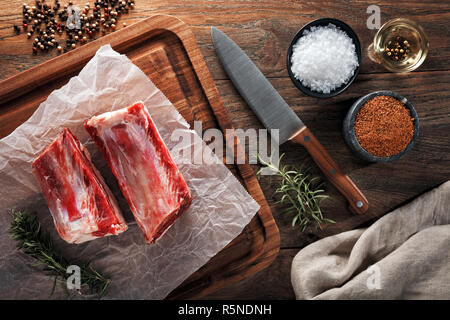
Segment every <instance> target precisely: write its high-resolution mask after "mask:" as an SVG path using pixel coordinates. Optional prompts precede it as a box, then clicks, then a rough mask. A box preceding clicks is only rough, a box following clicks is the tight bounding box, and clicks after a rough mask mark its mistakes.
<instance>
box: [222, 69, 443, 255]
mask: <svg viewBox="0 0 450 320" xmlns="http://www.w3.org/2000/svg"><path fill="white" fill-rule="evenodd" d="M270 81H271V83H272V84H273V85H274V86H275V88H277V89H278V91H279V93H280V94H281V96H282V97H283V98H284V99H285V100H286V101H287V103H288V104H289V105H290V106H291V107H292V108H293V110H294V111H295V112H296V113H297V114H298V115H299V116H300V117H301V118H302V119H303V120H304V122H305V124H306V125H307V126H308V127H309V128H310V129H311V131H312V132H313V133H314V134H315V135H316V136H317V138H318V139H319V141H320V142H321V143H322V144H323V145H324V147H325V148H326V149H327V150H328V152H329V153H330V154H331V155H332V157H333V158H334V160H335V161H336V162H337V163H338V164H339V165H340V166H341V167H342V169H343V170H344V172H346V173H347V174H349V176H350V177H351V178H352V179H353V181H354V182H355V183H356V184H357V185H358V187H359V188H360V189H361V190H362V191H363V192H364V193H365V195H366V197H367V199H368V200H369V202H370V205H371V206H370V209H369V211H368V212H367V213H366V214H364V215H352V214H350V213H349V212H348V210H347V205H346V202H345V199H344V198H343V197H342V196H341V195H340V194H339V193H338V192H337V191H336V190H335V189H334V188H333V187H332V186H331V184H330V183H328V182H327V184H326V185H327V190H328V192H329V194H330V195H331V196H332V199H330V200H327V201H325V202H324V203H323V210H324V214H325V215H326V216H327V217H329V218H331V219H333V220H335V221H337V223H336V224H334V225H332V224H329V225H326V227H325V228H324V230H314V229H308V230H307V231H306V232H305V233H301V232H300V230H299V229H298V228H292V227H291V225H290V222H291V218H289V217H288V216H282V215H281V214H280V212H281V211H282V210H281V209H282V208H280V207H278V206H275V205H274V202H275V200H274V199H273V198H272V194H273V191H274V190H275V188H276V186H277V185H278V184H279V179H277V178H269V177H262V178H261V180H260V184H261V187H262V189H263V191H264V193H265V195H266V198H267V199H268V202H269V204H270V205H271V208H272V212H273V214H274V217H275V218H276V221H277V224H278V226H279V229H280V234H281V247H282V248H283V247H299V248H300V247H303V246H305V245H306V244H308V243H311V242H313V241H315V240H317V239H318V238H322V237H325V236H328V235H332V234H336V233H339V232H342V231H346V230H351V229H353V228H355V227H357V226H359V225H361V224H363V223H365V222H367V221H371V220H373V219H376V218H378V217H380V216H382V215H384V214H385V213H387V212H389V211H390V210H392V209H394V208H396V207H398V206H400V205H402V204H404V203H405V202H408V201H410V200H411V199H413V198H414V197H416V196H417V195H419V194H421V193H423V192H425V191H426V190H429V189H432V188H434V187H436V186H438V185H440V184H441V183H443V182H445V181H447V180H448V179H450V167H449V165H448V164H449V163H450V135H449V134H447V133H448V132H450V121H449V119H450V108H449V99H450V93H449V92H448V87H449V86H450V72H449V71H440V72H419V73H410V74H404V75H395V76H393V75H392V74H375V75H373V74H372V75H360V76H359V77H358V79H357V81H356V82H355V83H354V84H353V85H352V87H350V88H349V89H348V91H346V92H344V93H343V94H342V95H339V96H337V97H334V98H331V99H325V100H321V99H315V98H311V97H306V96H305V95H302V94H300V93H299V91H298V90H297V89H296V88H295V87H293V86H290V84H289V82H290V79H286V78H277V79H270ZM216 84H217V87H218V89H219V92H220V95H221V97H222V101H223V103H224V105H225V107H226V108H227V110H228V113H229V114H232V115H233V118H232V119H233V125H234V126H235V127H237V128H242V129H244V130H245V129H248V128H262V124H261V123H260V122H259V121H258V119H257V118H256V116H255V115H254V114H253V113H252V112H251V111H250V109H249V107H248V106H247V105H246V104H245V102H244V101H243V100H242V98H241V97H240V96H239V95H238V93H237V92H236V90H235V88H234V87H233V85H232V84H231V83H230V81H229V80H220V81H216ZM382 89H386V90H393V91H395V92H397V93H399V94H401V95H404V96H405V97H407V98H408V99H409V100H410V101H411V102H412V104H413V105H414V106H415V109H416V111H417V112H418V114H419V118H420V134H419V138H418V140H417V143H416V145H415V146H414V148H413V149H412V150H411V151H410V152H409V153H408V154H407V155H405V157H403V158H402V159H400V160H397V161H394V162H390V163H377V164H371V163H367V162H365V161H362V160H360V159H359V158H357V157H356V156H355V155H353V154H352V153H351V151H350V150H349V148H348V147H347V145H346V144H345V142H344V140H343V137H342V133H341V131H342V122H343V119H344V117H345V115H346V112H347V110H348V109H349V108H350V106H351V105H352V103H353V102H354V101H356V100H357V99H358V98H359V97H360V96H362V95H364V94H367V93H369V92H372V91H375V90H382ZM280 153H286V156H285V158H284V161H285V163H286V164H289V165H299V164H301V163H302V162H303V161H305V160H308V159H310V156H309V155H308V154H307V152H306V150H305V149H304V148H303V147H301V146H298V145H296V144H294V143H291V142H287V143H286V144H283V145H281V147H280ZM313 169H314V172H316V173H317V174H319V175H320V176H322V177H323V175H322V174H321V173H320V171H319V170H317V168H316V167H315V165H313Z"/></svg>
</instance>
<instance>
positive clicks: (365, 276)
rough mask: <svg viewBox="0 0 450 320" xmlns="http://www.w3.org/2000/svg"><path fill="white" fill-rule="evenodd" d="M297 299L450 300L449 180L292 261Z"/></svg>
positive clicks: (323, 240)
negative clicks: (362, 226)
mask: <svg viewBox="0 0 450 320" xmlns="http://www.w3.org/2000/svg"><path fill="white" fill-rule="evenodd" d="M291 281H292V285H293V287H294V291H295V295H296V297H297V299H450V181H447V182H446V183H444V184H442V185H441V186H439V187H438V188H436V189H434V190H432V191H430V192H428V193H426V194H424V195H422V196H420V197H418V198H417V199H415V200H414V201H412V202H411V203H409V204H408V205H405V206H403V207H401V208H399V209H396V210H394V211H393V212H391V213H389V214H387V215H385V216H384V217H382V218H380V219H379V220H378V221H377V222H375V223H374V224H373V225H372V226H370V227H369V228H366V229H358V230H352V231H348V232H344V233H341V234H338V235H335V236H331V237H327V238H324V239H321V240H319V241H317V242H315V243H313V244H311V245H309V246H307V247H305V248H304V249H302V250H301V251H300V252H299V253H298V254H297V255H296V256H295V257H294V260H293V262H292V269H291Z"/></svg>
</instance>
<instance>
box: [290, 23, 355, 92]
mask: <svg viewBox="0 0 450 320" xmlns="http://www.w3.org/2000/svg"><path fill="white" fill-rule="evenodd" d="M292 49H293V50H292V56H291V71H292V73H293V74H294V76H295V78H297V79H298V80H299V81H300V82H301V83H302V84H303V85H304V86H305V87H308V88H309V89H311V90H312V91H316V92H320V93H330V92H332V91H333V90H335V89H337V88H339V87H341V86H342V85H344V84H345V83H347V82H348V81H349V80H350V78H351V77H352V76H353V74H354V73H355V70H356V68H357V67H358V65H359V63H358V56H357V54H356V49H355V44H354V43H353V41H352V39H351V38H350V37H349V36H348V35H347V34H346V33H345V32H344V31H342V30H341V29H339V28H338V27H336V26H335V25H334V24H331V23H330V24H329V25H328V26H318V27H311V28H310V29H309V30H306V31H305V32H304V33H303V35H302V37H300V39H298V41H297V42H296V43H295V44H294V46H293V48H292Z"/></svg>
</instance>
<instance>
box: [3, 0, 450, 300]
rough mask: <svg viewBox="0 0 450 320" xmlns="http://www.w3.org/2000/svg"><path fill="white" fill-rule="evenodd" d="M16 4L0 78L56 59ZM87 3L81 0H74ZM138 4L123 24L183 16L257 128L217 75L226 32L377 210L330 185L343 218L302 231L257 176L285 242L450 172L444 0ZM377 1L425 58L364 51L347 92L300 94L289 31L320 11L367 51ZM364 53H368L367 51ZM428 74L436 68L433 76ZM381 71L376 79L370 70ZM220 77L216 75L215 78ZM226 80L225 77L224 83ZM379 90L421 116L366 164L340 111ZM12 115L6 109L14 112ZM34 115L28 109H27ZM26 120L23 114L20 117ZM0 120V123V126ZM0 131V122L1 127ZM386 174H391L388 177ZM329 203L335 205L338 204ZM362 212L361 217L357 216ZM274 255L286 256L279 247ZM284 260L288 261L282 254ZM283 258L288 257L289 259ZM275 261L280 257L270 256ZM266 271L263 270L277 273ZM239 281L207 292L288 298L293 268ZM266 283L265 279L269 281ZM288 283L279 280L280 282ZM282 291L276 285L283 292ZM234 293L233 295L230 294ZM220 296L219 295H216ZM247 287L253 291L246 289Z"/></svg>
mask: <svg viewBox="0 0 450 320" xmlns="http://www.w3.org/2000/svg"><path fill="white" fill-rule="evenodd" d="M21 3H22V1H19V0H12V1H8V2H7V3H6V2H5V3H4V4H2V12H1V17H0V79H4V78H6V77H8V76H11V75H14V74H16V73H17V72H19V71H23V70H25V69H28V68H29V67H31V66H33V65H36V64H38V63H41V62H44V61H46V60H48V59H49V57H51V56H52V55H40V56H32V55H31V54H30V50H31V48H30V46H31V45H30V43H29V41H28V40H27V39H26V37H25V35H20V36H15V35H14V34H13V32H12V24H13V23H14V21H18V19H20V6H21ZM75 3H81V4H84V3H85V1H82V0H80V1H75ZM136 4H137V8H136V10H134V12H132V13H131V14H129V15H127V16H124V17H123V18H122V20H121V21H126V22H127V23H128V24H130V22H134V21H138V20H140V19H143V18H146V17H148V16H149V15H151V14H155V13H169V14H173V15H176V16H178V17H180V18H181V19H182V20H183V21H184V22H185V23H187V24H188V25H190V26H191V27H192V29H193V32H194V34H195V37H196V40H197V42H198V45H199V47H200V49H201V52H202V54H203V56H204V58H205V61H206V63H207V65H208V68H209V70H210V71H211V74H212V76H213V78H214V79H215V80H216V84H218V87H219V90H220V95H221V98H222V100H223V101H224V104H225V106H226V109H227V111H228V114H229V115H230V118H232V120H233V125H234V127H237V128H243V129H246V128H261V124H260V123H259V122H258V120H257V119H256V117H254V116H253V115H252V113H251V111H250V110H249V108H248V107H247V106H246V105H245V104H244V103H243V102H242V99H241V98H240V97H239V95H238V93H237V92H236V91H235V90H234V88H233V86H232V84H231V83H230V81H227V80H226V79H227V78H228V77H227V76H226V74H225V73H224V71H223V68H222V66H221V65H220V62H219V60H218V58H217V55H216V53H215V50H214V47H213V45H212V42H211V37H210V26H211V25H215V26H217V27H219V28H220V29H222V30H223V31H225V32H227V34H228V35H229V36H230V37H231V38H232V39H233V40H235V41H236V42H237V43H238V44H239V45H240V46H241V47H242V49H243V50H244V51H245V52H246V53H247V54H248V55H249V56H250V58H252V59H253V60H254V61H255V63H256V64H257V65H258V66H259V67H260V68H261V70H262V71H263V73H264V74H265V75H266V76H267V77H269V78H271V79H270V80H271V81H272V83H273V84H274V86H275V88H276V89H277V90H279V91H280V93H281V95H282V96H283V97H284V98H285V99H286V100H287V101H288V103H289V104H290V105H291V106H293V108H294V110H295V111H296V112H297V113H298V114H299V115H301V116H302V118H303V119H304V120H305V122H306V123H307V124H308V126H309V127H310V128H311V130H312V131H313V132H314V134H315V135H316V136H317V137H318V138H319V140H320V141H321V142H322V144H324V146H325V147H326V148H327V150H328V151H329V152H330V153H331V154H332V155H333V157H335V160H336V161H337V162H338V163H339V164H340V165H341V167H343V169H344V171H346V172H348V173H349V174H350V176H351V177H352V178H353V179H355V181H356V179H358V181H356V182H357V183H358V186H360V187H361V188H362V189H367V190H368V191H369V195H368V198H369V201H371V205H372V207H376V208H377V209H376V212H375V213H374V214H371V216H370V217H368V221H366V222H365V220H366V218H367V217H366V216H364V217H356V218H355V217H353V216H352V215H349V214H348V212H346V211H345V210H344V208H345V203H344V201H343V200H341V197H340V196H339V195H338V194H335V193H334V191H333V189H332V188H331V187H329V191H330V192H331V194H332V196H333V199H332V200H331V201H330V202H328V203H327V204H326V206H325V208H324V210H325V211H326V212H327V213H328V214H329V215H331V217H332V218H334V219H335V220H337V221H338V222H339V224H336V225H330V226H327V227H326V228H325V230H323V231H320V230H319V231H316V230H308V231H307V232H305V233H301V232H300V231H299V230H298V229H292V227H291V225H290V218H289V217H285V216H281V215H280V214H279V212H280V209H279V208H278V207H276V206H274V204H273V203H274V201H273V200H272V199H271V195H272V193H273V190H274V188H275V187H276V185H277V181H276V180H274V181H273V182H272V184H270V183H269V179H267V178H263V179H262V180H261V187H262V189H263V191H264V193H265V195H266V197H267V198H268V200H269V204H270V205H271V207H272V210H273V212H274V216H275V219H276V221H277V224H278V226H279V228H280V233H281V238H282V247H284V248H286V247H296V248H300V247H303V246H305V245H307V244H308V243H311V242H313V241H315V240H317V239H319V238H322V237H324V236H327V235H330V234H335V233H338V232H341V231H343V230H347V229H349V228H350V229H351V228H354V227H356V226H357V225H359V224H361V223H365V224H367V223H369V222H370V221H373V220H375V219H377V217H378V216H379V215H382V214H385V213H386V212H387V211H388V210H390V209H391V208H394V207H396V206H400V205H401V204H403V203H404V202H407V201H409V200H410V199H412V198H414V197H415V196H417V195H419V194H421V193H422V192H424V191H426V190H428V189H431V188H432V187H434V186H437V185H439V184H440V183H441V182H443V181H444V180H448V179H449V178H450V175H449V171H448V165H446V163H448V162H449V156H448V155H449V145H450V142H449V140H448V135H447V134H446V133H447V132H449V125H448V122H449V120H448V119H450V118H449V111H448V110H449V103H448V98H449V97H448V92H447V91H446V88H448V85H449V84H448V82H449V74H448V72H446V71H448V70H449V65H448V61H449V58H450V46H449V40H448V39H449V36H450V28H449V26H448V21H449V19H450V2H448V1H440V0H431V1H426V2H424V1H421V0H412V1H408V2H407V3H403V2H398V1H392V0H380V1H376V2H375V3H374V2H373V1H368V0H367V1H358V2H355V1H350V0H340V1H323V0H311V1H307V2H304V1H277V0H265V1H246V0H231V1H220V0H210V1H205V0H171V1H170V2H168V1H164V0H136ZM371 4H376V5H378V6H379V7H380V9H381V18H382V22H386V21H387V20H389V19H392V18H396V17H408V18H411V19H413V20H415V21H417V22H419V23H420V24H421V25H422V26H423V27H424V29H425V32H426V33H427V35H428V37H429V40H430V53H429V56H428V58H427V60H426V61H425V63H424V64H423V65H422V66H421V67H420V68H419V69H418V70H417V71H415V72H413V73H410V74H405V75H399V74H390V73H385V71H384V69H383V68H381V67H380V66H378V65H376V64H375V63H372V62H371V61H370V60H368V58H367V55H366V53H365V52H364V56H363V62H362V68H361V75H360V76H358V78H357V79H356V81H355V83H354V84H353V85H352V86H351V87H350V88H349V90H348V91H347V92H346V93H344V94H342V95H340V96H339V97H336V98H333V100H317V99H313V98H309V97H306V96H305V95H303V94H302V93H300V92H299V91H298V90H297V89H296V88H295V87H294V86H293V84H292V83H291V81H290V79H289V78H288V75H287V72H286V66H285V53H286V51H287V48H288V46H289V43H290V41H291V39H292V37H293V36H294V35H295V33H296V32H297V30H298V29H300V27H301V26H302V25H304V24H305V23H307V22H309V21H311V20H314V19H317V18H322V17H334V18H338V19H341V20H343V21H345V22H347V23H348V24H349V25H350V26H351V27H352V28H354V30H355V31H356V33H357V34H358V36H359V38H360V40H361V42H362V45H363V48H364V49H365V48H367V46H368V45H369V44H370V42H371V41H372V39H373V36H374V34H375V31H374V30H368V29H367V28H366V19H367V16H368V15H367V14H366V8H367V7H368V6H369V5H371ZM364 51H365V50H364ZM433 71H434V72H433ZM372 73H377V75H374V76H372V75H368V74H372ZM217 80H220V81H217ZM221 80H225V81H221ZM379 89H388V90H394V91H396V92H399V93H401V94H403V95H405V96H407V97H408V98H410V100H411V101H412V102H413V103H414V105H415V107H416V109H417V111H418V112H419V116H420V120H421V133H420V138H419V141H418V143H417V145H416V146H415V147H414V148H413V150H412V151H411V153H409V154H408V155H407V156H406V157H405V158H403V159H401V160H399V161H396V162H394V163H390V164H367V163H364V162H362V161H360V160H359V159H357V158H355V157H354V156H353V155H352V154H351V153H350V151H349V150H348V148H347V147H346V146H345V144H344V142H343V139H342V135H341V133H340V130H341V129H340V128H341V125H342V120H343V118H344V115H345V112H346V110H347V109H348V107H349V106H350V105H351V103H352V102H353V101H354V100H355V99H356V98H358V97H359V96H361V95H363V94H365V93H368V92H371V91H374V90H379ZM11 112H12V111H11ZM30 114H31V113H30ZM24 118H26V116H24ZM2 125H3V124H2ZM0 128H1V126H0ZM287 151H289V153H288V155H287V156H286V161H287V163H289V164H299V163H301V161H303V160H304V159H306V158H308V156H307V155H306V154H305V151H304V150H303V149H302V148H301V147H295V146H292V145H289V144H286V145H283V146H282V147H281V152H287ZM388 177H391V178H388ZM335 208H338V210H336V209H335ZM360 218H363V219H360ZM284 251H285V250H282V253H281V254H280V255H283V252H284ZM288 258H289V257H288ZM288 258H286V259H288ZM275 263H276V262H275ZM278 268H279V270H280V271H279V273H278V272H269V271H268V270H275V269H276V270H278ZM266 270H267V271H263V272H261V273H260V274H263V275H262V276H259V274H256V275H255V276H253V277H251V278H250V279H247V280H245V284H246V286H247V287H246V288H247V289H246V291H247V292H248V294H247V293H246V294H244V293H243V292H242V291H240V289H239V284H237V285H236V286H232V287H230V290H229V291H227V290H226V289H224V290H221V291H220V292H217V294H215V295H213V296H208V297H214V298H221V297H222V298H230V297H233V298H236V297H239V296H245V297H247V298H252V297H263V296H264V295H265V294H266V296H273V297H276V294H278V295H279V296H280V297H286V298H289V297H290V298H292V297H293V295H290V296H286V295H284V293H283V292H284V291H283V290H288V289H289V286H288V285H281V284H278V283H277V281H276V279H277V277H286V275H288V274H289V272H290V264H289V263H284V264H279V265H278V264H274V265H272V267H271V268H270V269H266ZM268 282H270V285H267V286H264V285H261V283H268ZM283 283H284V282H283ZM280 288H281V289H280ZM233 289H234V290H235V291H233ZM221 292H223V294H222V295H221V294H220V293H221ZM251 292H253V293H254V294H253V295H252V294H250V293H251Z"/></svg>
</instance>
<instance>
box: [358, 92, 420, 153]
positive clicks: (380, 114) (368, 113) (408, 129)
mask: <svg viewBox="0 0 450 320" xmlns="http://www.w3.org/2000/svg"><path fill="white" fill-rule="evenodd" d="M354 130H355V135H356V138H357V139H358V142H359V144H360V145H361V147H363V148H364V149H365V150H366V151H367V152H369V153H370V154H372V155H375V156H378V157H390V156H394V155H396V154H399V153H400V152H402V151H403V150H404V149H405V148H406V147H407V146H408V144H409V143H410V142H411V139H412V137H413V134H414V118H412V117H411V114H410V112H409V110H408V109H407V108H406V107H405V105H404V104H403V103H402V102H401V101H399V100H397V99H395V98H394V97H390V96H378V97H375V98H373V99H371V100H369V101H367V102H366V103H365V104H364V106H363V107H362V108H361V109H360V110H359V112H358V114H357V115H356V119H355V125H354Z"/></svg>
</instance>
